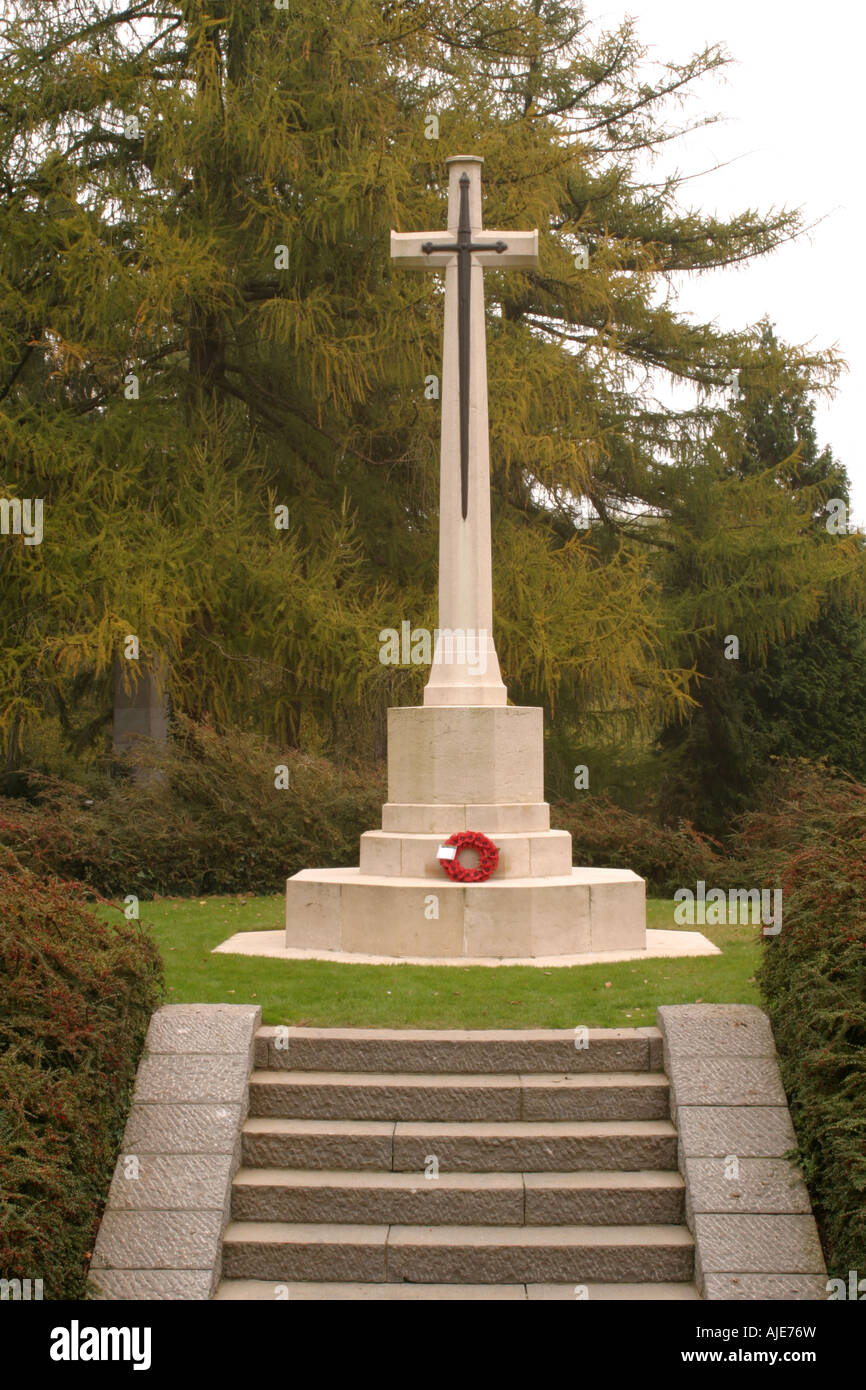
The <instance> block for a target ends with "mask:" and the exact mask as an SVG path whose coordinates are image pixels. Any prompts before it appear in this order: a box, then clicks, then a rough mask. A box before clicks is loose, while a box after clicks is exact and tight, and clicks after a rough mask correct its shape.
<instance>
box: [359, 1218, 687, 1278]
mask: <svg viewBox="0 0 866 1390" xmlns="http://www.w3.org/2000/svg"><path fill="white" fill-rule="evenodd" d="M387 1257H388V1258H387V1263H388V1278H389V1280H399V1279H411V1280H414V1281H418V1280H421V1279H423V1280H424V1281H425V1282H429V1283H460V1282H462V1281H463V1280H466V1281H468V1282H469V1283H481V1282H483V1281H484V1280H485V1279H486V1280H489V1281H490V1282H491V1283H496V1284H505V1283H527V1284H530V1283H531V1284H552V1283H565V1282H566V1281H568V1280H574V1281H575V1282H578V1281H587V1280H595V1281H599V1282H612V1283H618V1282H620V1281H623V1280H630V1281H637V1280H640V1281H642V1282H655V1281H656V1280H659V1281H665V1282H679V1281H680V1280H690V1279H691V1277H692V1270H693V1245H692V1240H691V1237H690V1235H689V1233H688V1231H686V1230H685V1228H684V1227H681V1226H663V1227H659V1226H654V1227H650V1228H649V1229H647V1228H643V1229H641V1230H640V1232H639V1233H637V1232H635V1230H634V1228H632V1227H629V1226H599V1227H594V1226H559V1227H550V1228H538V1227H532V1226H522V1227H521V1226H515V1227H506V1228H497V1227H492V1228H491V1227H479V1226H438V1227H432V1228H431V1227H425V1226H400V1227H395V1228H392V1230H391V1233H390V1236H389V1238H388V1249H387Z"/></svg>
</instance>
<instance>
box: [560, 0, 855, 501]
mask: <svg viewBox="0 0 866 1390" xmlns="http://www.w3.org/2000/svg"><path fill="white" fill-rule="evenodd" d="M586 14H587V18H589V19H591V20H593V21H594V24H595V27H602V28H611V27H613V26H614V25H616V24H617V23H619V22H620V21H621V20H622V19H623V18H624V17H625V16H626V15H631V16H632V17H633V18H634V19H635V20H636V21H637V26H636V27H637V33H638V37H639V38H640V39H641V41H642V42H643V43H644V44H645V45H646V46H647V47H648V48H649V52H648V54H647V58H648V60H649V61H652V60H657V61H666V62H669V61H672V62H681V61H684V60H685V59H686V58H688V57H689V56H690V55H691V54H692V53H695V52H697V51H699V50H700V49H701V48H703V47H704V46H705V45H706V44H709V43H721V44H722V45H723V46H724V47H725V48H726V49H727V51H728V53H729V54H730V55H731V57H732V58H733V59H734V61H733V62H732V63H729V64H728V65H727V66H726V67H725V68H723V69H722V70H721V71H720V72H719V73H718V74H711V75H708V76H707V77H705V78H703V79H702V80H700V81H699V82H698V83H696V84H695V86H694V89H693V90H694V92H695V94H696V95H695V96H693V97H692V98H691V99H690V101H689V102H688V104H687V105H686V107H685V108H684V111H683V112H682V114H683V115H688V116H691V117H697V116H700V115H701V114H710V113H713V112H717V113H718V114H720V115H721V116H722V117H723V118H724V119H723V120H722V121H721V122H719V123H718V124H716V125H713V126H709V127H707V128H706V129H704V130H700V131H696V132H694V134H691V135H687V136H685V137H683V139H682V140H679V141H675V142H672V144H671V145H670V146H668V149H667V151H666V152H665V153H664V154H663V155H662V156H661V158H660V159H659V161H658V162H657V163H656V164H655V165H654V166H653V169H654V171H655V172H656V175H658V172H659V171H662V172H667V171H668V169H669V168H677V169H679V170H680V171H681V172H682V173H685V174H694V173H699V172H700V171H701V170H704V169H707V170H710V169H712V168H713V166H716V165H720V164H724V165H727V167H725V168H720V169H716V171H715V172H713V173H708V174H707V175H706V177H703V178H699V179H695V180H693V181H692V182H690V183H688V184H686V185H685V187H684V188H683V190H682V191H681V194H680V201H681V202H682V203H683V204H685V205H688V206H692V207H695V208H700V209H702V210H703V211H706V212H718V213H719V214H720V215H722V216H726V215H728V214H732V213H735V212H740V211H744V210H745V209H746V208H754V209H758V210H760V211H766V210H768V209H769V208H771V207H776V208H779V207H788V208H801V209H802V211H803V214H804V220H805V222H806V224H807V225H808V224H811V223H817V224H818V225H816V226H815V227H814V228H813V230H812V231H811V232H809V233H808V234H806V235H804V236H803V237H802V238H801V239H800V240H798V241H797V242H795V243H793V244H791V245H788V246H783V247H781V248H780V249H779V250H778V251H775V252H773V253H772V254H771V255H770V256H767V257H763V258H761V259H759V260H756V261H755V262H754V263H752V264H750V265H748V266H746V267H742V268H731V269H729V270H722V271H714V272H711V273H710V274H707V275H703V276H695V275H689V276H682V277H681V278H680V299H679V306H680V309H681V310H683V311H688V312H691V313H693V314H694V315H695V316H696V317H697V318H698V319H706V320H710V321H712V320H716V321H717V322H718V324H719V325H720V327H722V328H730V329H733V328H741V327H743V326H745V325H746V324H750V323H755V322H757V320H758V319H760V318H762V317H763V315H764V314H768V315H769V317H770V318H771V319H772V320H773V322H774V323H775V324H776V326H777V330H778V333H779V336H780V337H781V338H782V339H784V340H785V341H786V342H789V343H797V344H811V345H812V346H813V347H814V348H826V347H832V346H836V347H837V348H838V351H839V352H840V353H841V355H842V357H843V358H845V360H846V361H847V363H848V369H849V370H848V372H847V373H846V374H843V376H842V377H841V378H840V386H839V389H838V391H837V394H836V396H835V398H832V399H828V398H826V397H820V398H819V399H818V404H817V411H816V425H817V430H818V440H819V444H820V445H822V446H823V445H824V444H830V445H831V446H832V448H833V452H834V454H835V455H836V457H837V458H839V459H840V460H841V462H842V463H843V464H844V465H845V467H846V468H847V470H848V474H849V476H850V478H851V482H852V502H853V512H854V516H855V517H856V519H857V520H858V521H860V522H861V523H862V522H863V520H864V518H866V450H864V445H863V425H862V422H861V420H860V418H859V410H858V404H859V403H860V402H862V401H864V398H866V326H864V322H863V314H862V306H861V298H862V294H861V283H862V270H861V266H862V265H863V261H864V256H866V246H864V242H866V235H864V224H866V195H864V174H863V159H862V154H861V148H860V142H861V133H862V125H863V117H862V108H863V101H864V97H863V82H864V78H863V70H862V57H861V54H860V51H859V49H860V45H859V42H858V40H859V38H860V34H861V32H862V30H861V27H860V25H859V24H858V22H857V21H858V19H859V16H860V14H861V10H860V6H859V5H858V4H856V3H855V2H854V0H821V3H819V4H815V3H813V2H812V0H810V3H804V0H785V2H784V3H783V0H726V3H725V4H722V5H705V4H702V3H701V0H632V3H630V4H629V3H627V0H587V4H586ZM671 117H672V119H676V117H677V112H676V111H675V110H674V109H673V108H671ZM729 161H734V162H733V163H729Z"/></svg>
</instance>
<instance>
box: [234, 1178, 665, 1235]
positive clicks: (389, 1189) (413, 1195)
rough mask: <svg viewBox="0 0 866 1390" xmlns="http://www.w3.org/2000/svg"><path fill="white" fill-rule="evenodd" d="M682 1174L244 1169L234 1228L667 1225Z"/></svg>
mask: <svg viewBox="0 0 866 1390" xmlns="http://www.w3.org/2000/svg"><path fill="white" fill-rule="evenodd" d="M683 1193H684V1188H683V1180H682V1178H681V1177H680V1175H679V1173H676V1172H670V1171H657V1172H631V1173H619V1172H605V1171H599V1170H593V1171H589V1172H585V1173H526V1174H521V1173H442V1174H440V1176H439V1177H438V1178H425V1177H424V1176H423V1175H421V1174H418V1173H388V1172H382V1173H379V1172H369V1171H366V1172H364V1171H361V1172H354V1171H348V1170H343V1171H340V1170H336V1171H333V1172H328V1171H326V1170H325V1171H323V1170H321V1169H320V1170H307V1171H297V1170H292V1169H286V1168H242V1169H240V1170H239V1172H238V1173H237V1174H236V1175H235V1179H234V1184H233V1189H232V1217H233V1218H234V1219H235V1220H236V1221H288V1222H301V1223H308V1224H309V1223H313V1222H325V1223H333V1222H340V1221H345V1222H348V1223H351V1224H354V1225H367V1224H371V1225H375V1224H380V1225H383V1224H388V1225H401V1226H406V1225H443V1226H454V1225H467V1226H487V1225H491V1226H506V1225H523V1224H528V1225H531V1226H544V1225H547V1226H551V1225H558V1224H560V1223H561V1224H565V1225H580V1224H586V1225H593V1226H597V1225H614V1226H621V1225H632V1224H633V1225H637V1226H651V1225H672V1224H675V1223H677V1222H679V1221H682V1219H683Z"/></svg>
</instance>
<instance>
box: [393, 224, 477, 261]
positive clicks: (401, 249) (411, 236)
mask: <svg viewBox="0 0 866 1390" xmlns="http://www.w3.org/2000/svg"><path fill="white" fill-rule="evenodd" d="M447 239H448V233H447V232H392V233H391V259H392V260H395V261H397V262H399V264H400V265H402V266H406V267H407V269H409V270H444V269H445V267H446V266H447V265H448V263H449V261H450V260H451V253H450V252H445V253H444V254H442V255H437V253H436V252H435V251H433V252H431V253H430V255H425V253H424V252H423V251H422V250H421V247H422V246H423V245H424V243H425V242H427V241H445V240H447ZM494 254H495V253H494Z"/></svg>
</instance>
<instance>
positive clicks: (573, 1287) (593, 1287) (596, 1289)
mask: <svg viewBox="0 0 866 1390" xmlns="http://www.w3.org/2000/svg"><path fill="white" fill-rule="evenodd" d="M526 1296H527V1298H528V1299H529V1301H530V1302H531V1303H554V1302H555V1303H574V1302H575V1301H576V1300H577V1299H581V1300H586V1301H587V1302H589V1303H608V1302H615V1303H695V1302H700V1298H701V1296H700V1294H699V1293H698V1291H697V1289H696V1288H695V1286H694V1284H692V1283H682V1284H588V1283H586V1282H584V1283H583V1284H527V1285H526Z"/></svg>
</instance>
